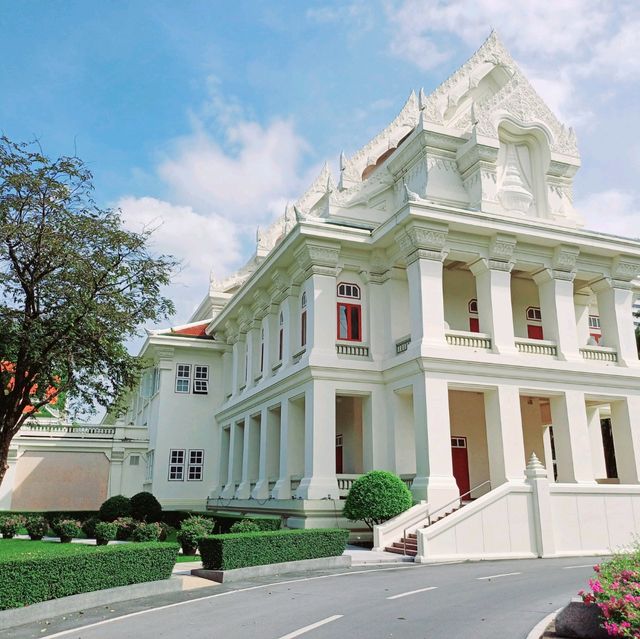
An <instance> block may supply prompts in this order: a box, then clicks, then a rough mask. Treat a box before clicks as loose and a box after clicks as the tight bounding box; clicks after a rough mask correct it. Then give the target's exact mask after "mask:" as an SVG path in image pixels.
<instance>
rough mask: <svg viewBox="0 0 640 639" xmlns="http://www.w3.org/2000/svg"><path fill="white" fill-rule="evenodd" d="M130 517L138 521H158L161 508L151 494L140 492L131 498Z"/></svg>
mask: <svg viewBox="0 0 640 639" xmlns="http://www.w3.org/2000/svg"><path fill="white" fill-rule="evenodd" d="M131 516H132V517H133V518H134V519H137V520H139V521H151V522H154V521H160V520H161V519H162V506H161V505H160V502H159V501H158V500H157V499H156V498H155V497H154V496H153V495H152V494H151V493H148V492H145V491H142V492H141V493H137V494H135V495H134V496H133V497H132V498H131Z"/></svg>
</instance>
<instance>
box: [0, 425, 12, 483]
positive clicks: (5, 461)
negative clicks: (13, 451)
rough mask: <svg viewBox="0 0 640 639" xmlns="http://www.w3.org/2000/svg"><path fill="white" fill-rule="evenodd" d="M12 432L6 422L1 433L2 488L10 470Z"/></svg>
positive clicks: (0, 479)
mask: <svg viewBox="0 0 640 639" xmlns="http://www.w3.org/2000/svg"><path fill="white" fill-rule="evenodd" d="M11 430H12V429H10V428H9V424H7V423H6V422H5V423H4V424H3V425H2V429H1V431H0V486H2V480H3V479H4V476H5V475H6V474H7V471H8V470H9V446H10V445H11V440H12V439H13V436H12V435H11Z"/></svg>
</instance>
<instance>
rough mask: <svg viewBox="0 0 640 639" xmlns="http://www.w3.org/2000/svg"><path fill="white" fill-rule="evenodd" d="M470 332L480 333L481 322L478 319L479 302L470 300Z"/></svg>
mask: <svg viewBox="0 0 640 639" xmlns="http://www.w3.org/2000/svg"><path fill="white" fill-rule="evenodd" d="M468 308H469V331H470V332H471V333H479V332H480V320H479V318H478V300H477V299H475V298H474V299H472V300H469V305H468Z"/></svg>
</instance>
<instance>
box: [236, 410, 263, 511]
mask: <svg viewBox="0 0 640 639" xmlns="http://www.w3.org/2000/svg"><path fill="white" fill-rule="evenodd" d="M258 424H259V422H258V421H257V419H256V418H255V417H253V416H249V415H247V416H246V417H245V418H244V441H243V442H242V446H243V448H242V478H241V482H240V485H239V486H238V490H237V491H236V499H249V497H250V496H251V482H252V481H253V480H254V479H255V480H257V478H258V460H259V457H260V428H259V425H258Z"/></svg>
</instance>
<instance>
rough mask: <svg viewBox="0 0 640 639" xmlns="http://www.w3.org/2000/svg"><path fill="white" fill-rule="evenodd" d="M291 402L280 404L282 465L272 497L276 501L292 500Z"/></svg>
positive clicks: (292, 430) (292, 431)
mask: <svg viewBox="0 0 640 639" xmlns="http://www.w3.org/2000/svg"><path fill="white" fill-rule="evenodd" d="M289 408H290V404H289V400H288V399H286V398H285V399H283V400H282V403H281V404H280V463H279V468H280V471H279V476H278V481H277V482H276V485H275V486H274V488H273V491H272V493H271V496H272V497H273V498H274V499H291V456H292V454H293V451H292V446H291V445H290V444H291V443H292V439H293V434H294V428H293V425H292V424H291V420H290V418H289V417H290V416H289V412H290V411H289Z"/></svg>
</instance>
